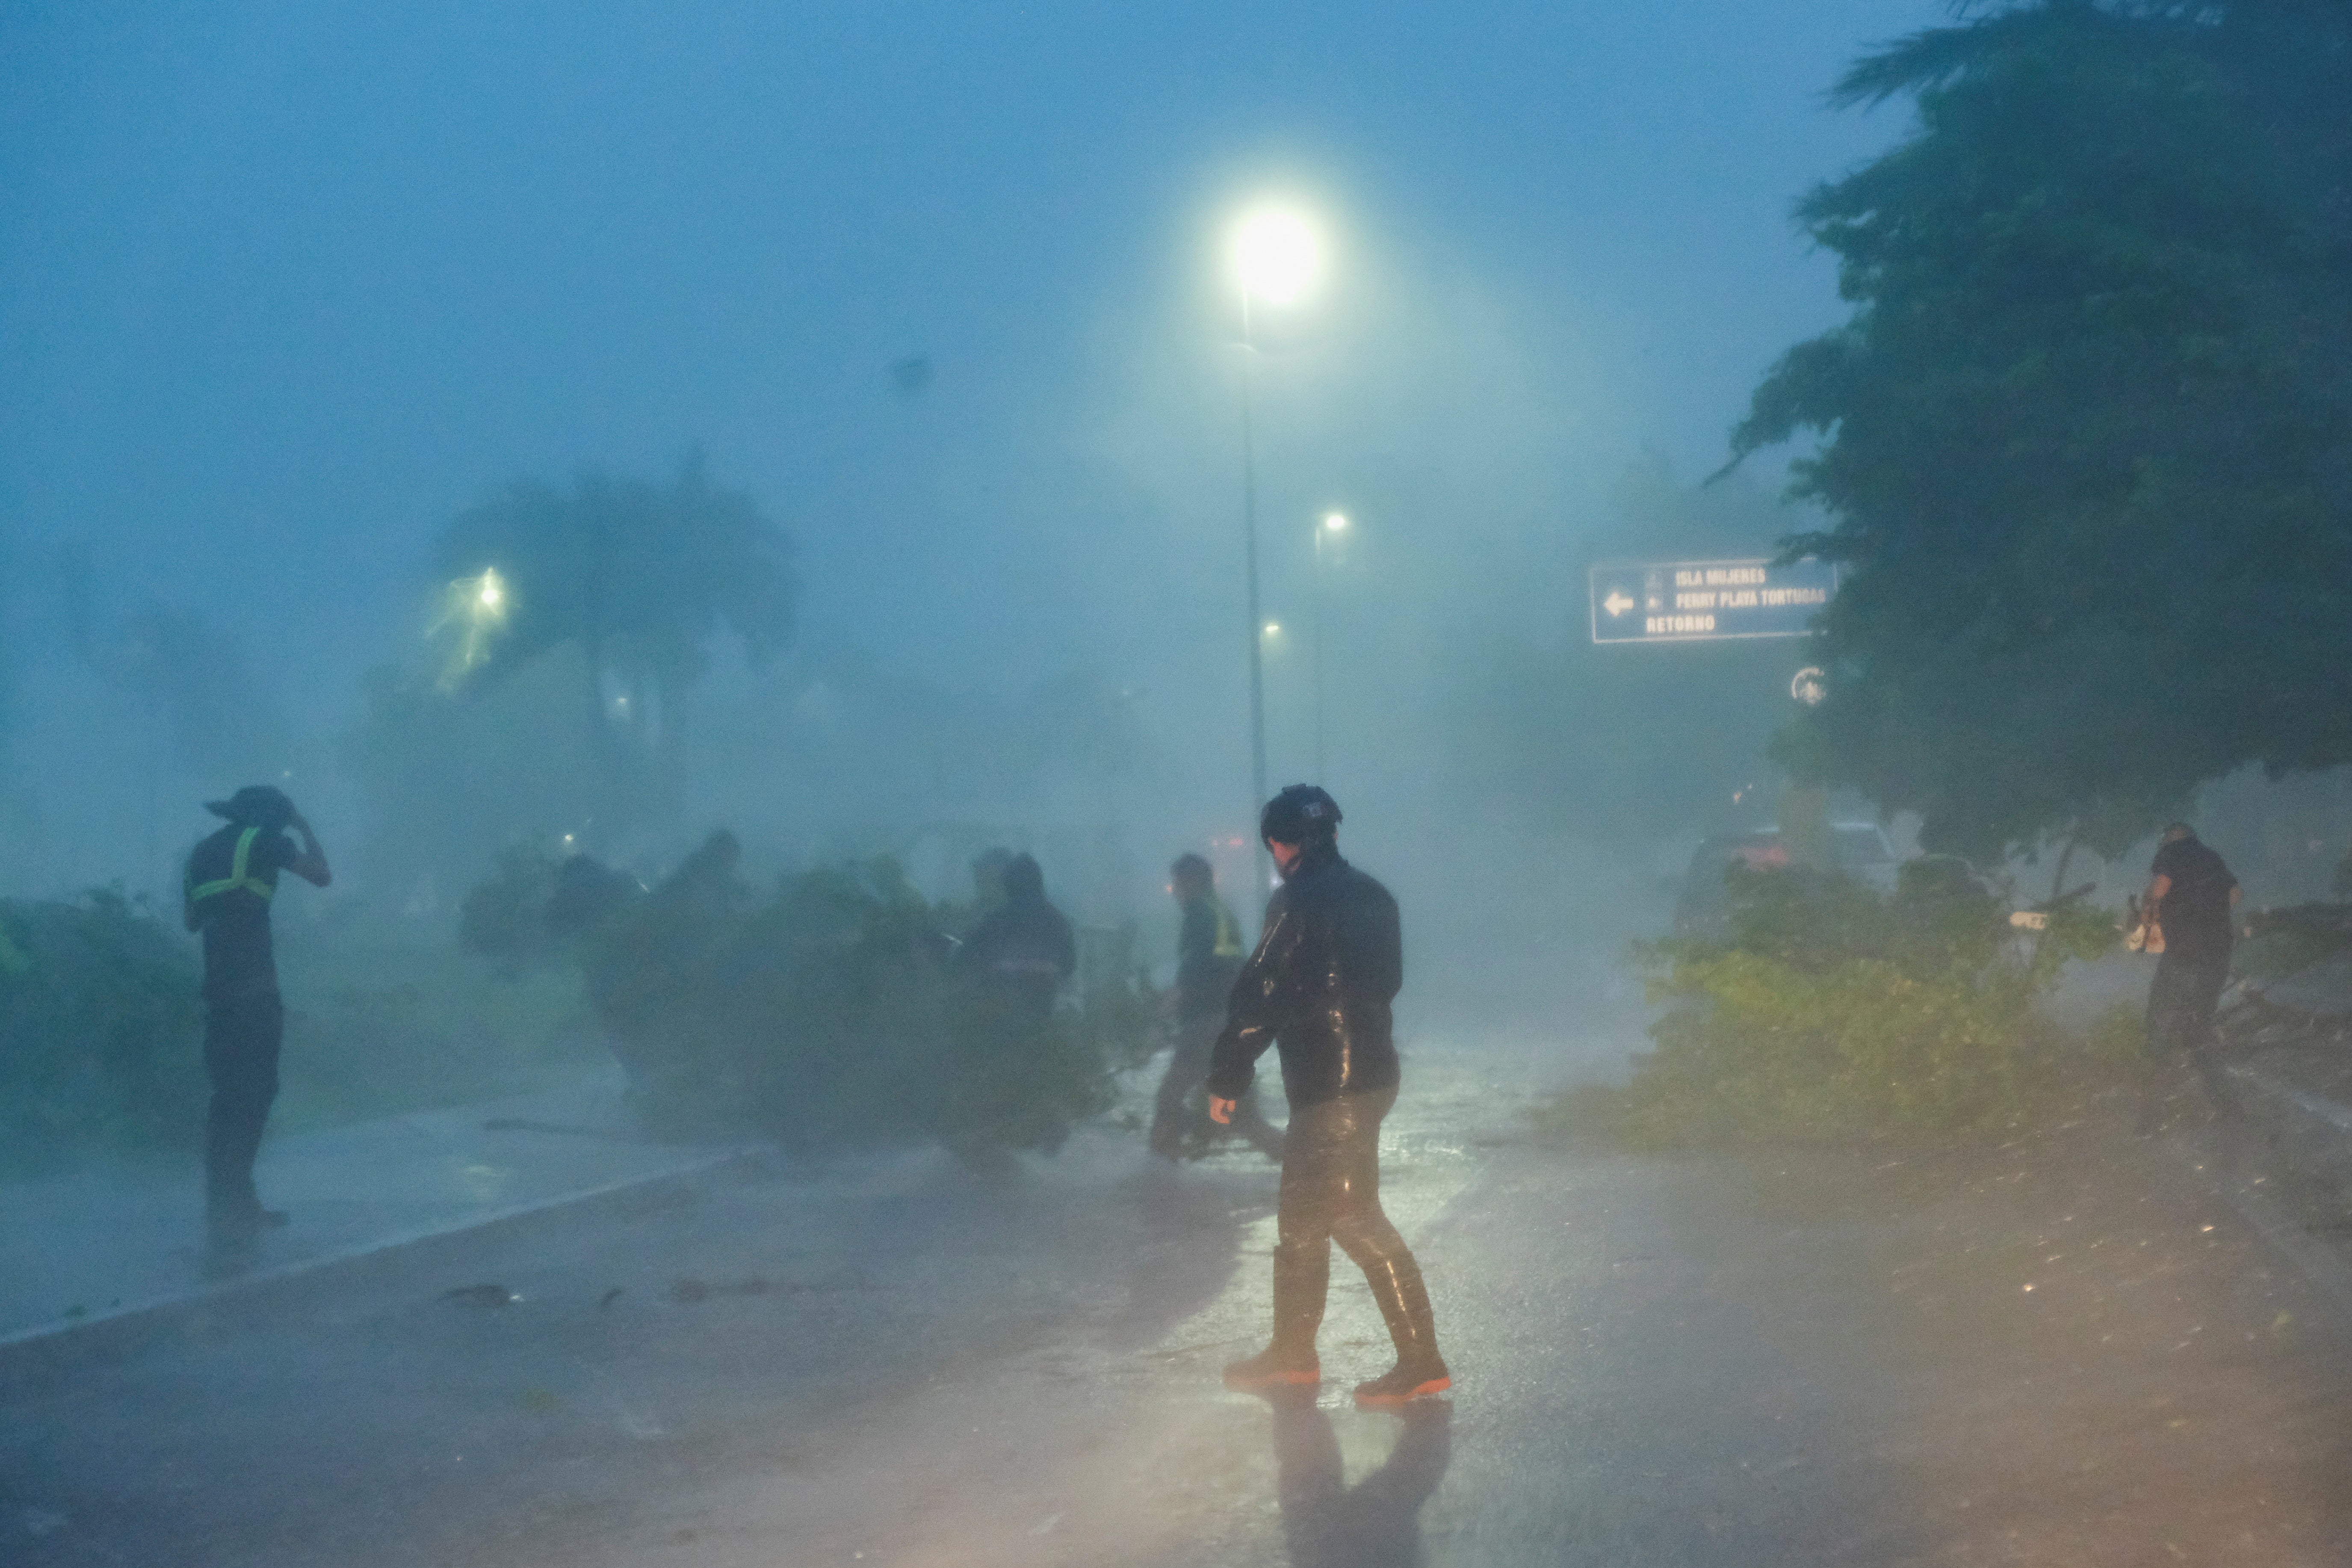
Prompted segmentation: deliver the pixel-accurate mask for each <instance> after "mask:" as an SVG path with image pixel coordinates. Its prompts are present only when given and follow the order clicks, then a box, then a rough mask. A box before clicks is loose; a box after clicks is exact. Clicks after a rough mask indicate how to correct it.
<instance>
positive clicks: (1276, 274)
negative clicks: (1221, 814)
mask: <svg viewBox="0 0 2352 1568" xmlns="http://www.w3.org/2000/svg"><path fill="white" fill-rule="evenodd" d="M1233 265H1234V279H1235V280H1236V281H1237V282H1238V283H1239V285H1240V288H1241V301H1242V554H1243V562H1244V570H1245V573H1246V574H1247V577H1248V580H1249V619H1248V621H1247V622H1246V623H1244V624H1245V625H1246V626H1248V628H1249V671H1250V816H1249V820H1250V823H1251V826H1252V832H1251V835H1250V841H1251V843H1252V844H1254V845H1255V846H1256V848H1255V853H1254V856H1253V859H1254V861H1255V865H1256V867H1257V891H1258V903H1259V907H1260V908H1261V910H1263V908H1264V906H1265V895H1266V892H1267V889H1269V888H1270V887H1271V886H1272V877H1271V873H1270V869H1269V868H1268V866H1267V864H1266V856H1265V841H1264V840H1263V839H1260V838H1259V837H1257V835H1256V832H1255V826H1256V822H1257V812H1258V808H1259V807H1260V806H1261V805H1265V798H1266V793H1265V649H1264V647H1263V646H1262V645H1263V642H1264V638H1265V633H1261V631H1260V630H1259V628H1260V627H1261V626H1265V627H1266V632H1268V633H1270V632H1272V631H1275V630H1278V629H1279V628H1278V627H1275V626H1270V625H1267V623H1265V622H1264V621H1263V620H1262V619H1261V618H1260V616H1259V612H1258V593H1257V437H1256V433H1255V428H1254V423H1255V418H1254V416H1255V405H1256V402H1257V338H1256V335H1255V331H1254V328H1255V321H1254V319H1253V312H1252V306H1253V304H1254V302H1256V301H1263V302H1265V304H1268V305H1272V306H1275V307H1276V308H1280V307H1282V306H1286V305H1293V304H1296V303H1297V302H1298V300H1300V299H1301V298H1303V297H1304V296H1305V295H1306V293H1307V290H1308V289H1311V288H1313V287H1314V285H1315V281H1316V279H1318V278H1319V277H1320V276H1321V275H1322V271H1323V244H1322V241H1321V239H1320V238H1319V237H1318V236H1317V235H1316V232H1315V228H1314V226H1313V225H1311V224H1309V223H1308V222H1307V219H1306V218H1304V217H1302V216H1299V215H1298V214H1297V213H1295V212H1291V211H1288V210H1287V209H1285V208H1280V207H1261V208H1258V209H1257V210H1255V211H1254V212H1252V213H1250V214H1249V215H1248V216H1244V218H1243V219H1242V220H1241V221H1240V222H1239V223H1238V224H1236V225H1235V226H1234V231H1233Z"/></svg>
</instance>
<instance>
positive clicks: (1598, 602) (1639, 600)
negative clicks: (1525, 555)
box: [1591, 560, 1837, 643]
mask: <svg viewBox="0 0 2352 1568" xmlns="http://www.w3.org/2000/svg"><path fill="white" fill-rule="evenodd" d="M1591 578H1592V640H1593V641H1594V642H1597V643H1619V642H1633V643H1642V642H1649V643H1657V642H1710V641H1714V640H1717V639H1719V638H1723V637H1804V636H1806V635H1808V634H1809V633H1811V630H1812V626H1811V621H1812V618H1813V616H1815V615H1817V614H1819V613H1820V612H1821V610H1822V608H1823V607H1824V606H1826V605H1828V604H1829V602H1830V595H1832V594H1834V593H1836V592H1837V568H1836V567H1834V566H1832V565H1830V564H1829V563H1825V562H1821V561H1810V560H1809V561H1794V562H1790V563H1787V564H1785V565H1783V564H1781V563H1778V562H1773V561H1648V562H1633V563H1617V564H1614V565H1608V566H1595V567H1594V568H1592V574H1591Z"/></svg>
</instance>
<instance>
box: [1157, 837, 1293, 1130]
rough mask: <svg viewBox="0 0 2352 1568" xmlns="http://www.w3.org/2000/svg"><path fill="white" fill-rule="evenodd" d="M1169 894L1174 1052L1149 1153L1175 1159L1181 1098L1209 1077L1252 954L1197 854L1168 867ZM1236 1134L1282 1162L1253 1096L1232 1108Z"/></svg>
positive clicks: (1213, 875) (1211, 872)
mask: <svg viewBox="0 0 2352 1568" xmlns="http://www.w3.org/2000/svg"><path fill="white" fill-rule="evenodd" d="M1168 890H1169V891H1170V892H1171V893H1173V894H1174V895H1175V896H1176V903H1177V906H1178V907H1179V908H1181V910H1183V911H1184V923H1183V926H1182V927H1181V930H1180V931H1178V933H1177V937H1176V984H1175V988H1174V990H1173V992H1172V993H1171V994H1170V996H1169V999H1168V1001H1169V1011H1170V1013H1171V1015H1172V1017H1173V1021H1174V1023H1175V1026H1176V1031H1175V1032H1176V1048H1175V1050H1174V1051H1173V1052H1172V1053H1171V1055H1170V1057H1169V1059H1168V1076H1167V1077H1165V1078H1163V1079H1160V1093H1159V1096H1158V1098H1157V1100H1155V1102H1154V1104H1153V1106H1152V1111H1151V1152H1153V1153H1155V1154H1158V1155H1160V1156H1162V1157H1163V1158H1165V1159H1170V1160H1173V1159H1175V1158H1176V1157H1177V1155H1178V1154H1179V1153H1180V1152H1182V1149H1183V1143H1184V1128H1183V1121H1184V1100H1185V1099H1186V1097H1187V1096H1189V1095H1190V1094H1191V1093H1192V1089H1193V1088H1194V1087H1195V1086H1196V1085H1198V1084H1199V1083H1200V1082H1201V1080H1202V1079H1205V1078H1207V1077H1208V1076H1209V1052H1210V1050H1211V1049H1212V1048H1213V1047H1214V1046H1215V1045H1216V1043H1217V1031H1218V1030H1220V1029H1221V1028H1223V1026H1224V1022H1225V1004H1226V1002H1227V1001H1228V1000H1229V999H1230V998H1231V997H1232V996H1233V994H1234V977H1235V976H1237V975H1239V974H1240V973H1241V972H1242V960H1243V959H1244V958H1245V957H1247V956H1248V954H1249V949H1247V948H1246V947H1244V946H1243V945H1242V927H1241V922H1240V921H1237V920H1235V919H1234V912H1233V910H1229V909H1227V908H1225V901H1224V900H1223V899H1221V898H1219V897H1217V873H1216V871H1215V869H1214V868H1213V867H1211V866H1210V864H1209V863H1208V861H1206V860H1205V859H1202V858H1201V857H1200V856H1198V855H1180V856H1178V857H1177V858H1176V863H1175V864H1174V865H1172V866H1171V867H1169V868H1168ZM1232 1125H1233V1129H1234V1131H1236V1132H1238V1133H1240V1134H1241V1135H1242V1136H1243V1137H1244V1138H1246V1139H1248V1140H1249V1141H1250V1142H1251V1143H1252V1144H1253V1145H1254V1146H1255V1148H1256V1149H1257V1151H1258V1152H1260V1153H1261V1154H1264V1155H1265V1157H1266V1158H1267V1159H1269V1160H1272V1161H1275V1162H1276V1163H1280V1162H1281V1160H1282V1134H1281V1133H1280V1132H1279V1131H1276V1129H1275V1126H1274V1124H1273V1123H1272V1122H1270V1121H1266V1119H1265V1117H1264V1116H1262V1115H1260V1114H1259V1112H1258V1109H1257V1097H1256V1095H1255V1094H1254V1093H1253V1094H1249V1095H1244V1097H1243V1098H1242V1100H1241V1102H1240V1104H1239V1105H1238V1106H1237V1107H1236V1108H1235V1110H1234V1117H1233V1123H1232Z"/></svg>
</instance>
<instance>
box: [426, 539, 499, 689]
mask: <svg viewBox="0 0 2352 1568" xmlns="http://www.w3.org/2000/svg"><path fill="white" fill-rule="evenodd" d="M512 601H513V595H511V594H509V592H508V591H507V584H506V579H505V578H503V577H500V576H499V569H498V568H497V567H495V566H485V567H484V568H482V574H481V575H480V576H478V577H460V578H458V579H457V581H456V582H454V583H451V584H449V585H448V586H446V588H444V589H442V591H441V615H440V618H439V619H437V620H436V621H435V622H434V623H433V626H432V627H431V628H430V629H429V630H428V631H427V632H426V633H425V636H426V637H439V636H440V635H441V634H442V633H443V632H444V631H454V633H455V636H456V640H455V641H454V642H453V643H452V644H451V645H450V648H449V658H448V662H447V663H446V664H445V665H443V667H442V669H441V681H440V685H441V689H442V690H444V691H454V690H456V689H457V687H458V686H459V685H460V684H462V683H463V682H464V680H465V679H466V678H467V676H469V675H471V674H472V673H473V672H474V671H475V670H476V669H478V668H480V667H481V666H483V665H484V664H487V663H488V662H489V658H490V644H491V642H492V641H493V640H494V639H495V638H496V637H498V635H499V632H500V631H502V630H504V629H505V627H506V620H507V612H508V611H509V609H510V608H511V607H512Z"/></svg>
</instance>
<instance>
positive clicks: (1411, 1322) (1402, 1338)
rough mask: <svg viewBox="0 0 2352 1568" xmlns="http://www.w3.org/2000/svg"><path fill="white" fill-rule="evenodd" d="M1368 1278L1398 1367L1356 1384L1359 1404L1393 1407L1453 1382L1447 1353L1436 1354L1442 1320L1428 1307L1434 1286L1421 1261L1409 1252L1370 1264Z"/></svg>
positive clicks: (1369, 1407) (1373, 1407) (1370, 1408)
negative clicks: (1423, 1272) (1426, 1278)
mask: <svg viewBox="0 0 2352 1568" xmlns="http://www.w3.org/2000/svg"><path fill="white" fill-rule="evenodd" d="M1364 1279H1365V1282H1366V1283H1368V1284H1369V1285H1370V1286H1371V1288H1372V1300H1375V1301H1377V1302H1378V1303H1380V1309H1381V1317H1382V1318H1383V1319H1385V1320H1387V1322H1388V1325H1389V1338H1390V1339H1391V1340H1393V1341H1394V1342H1396V1352H1397V1363H1396V1366H1395V1367H1394V1368H1393V1369H1392V1370H1391V1371H1389V1372H1387V1373H1383V1374H1382V1375H1381V1376H1379V1377H1376V1378H1374V1379H1372V1380H1371V1381H1370V1383H1360V1384H1357V1385H1356V1404H1357V1405H1359V1406H1360V1407H1362V1408H1364V1409H1367V1410H1377V1409H1386V1408H1393V1407H1394V1406H1397V1405H1404V1404H1408V1403H1410V1402H1411V1401H1412V1400H1415V1399H1422V1398H1425V1397H1427V1396H1428V1395H1430V1394H1443V1393H1444V1391H1445V1390H1447V1389H1449V1388H1451V1387H1453V1386H1454V1377H1453V1374H1452V1373H1449V1372H1447V1371H1446V1369H1445V1358H1444V1357H1443V1356H1441V1355H1439V1354H1438V1353H1437V1324H1436V1321H1435V1318H1434V1316H1433V1314H1432V1313H1431V1311H1430V1310H1429V1288H1428V1287H1427V1286H1426V1285H1424V1284H1423V1283H1422V1279H1421V1265H1420V1264H1418V1263H1415V1262H1414V1261H1413V1260H1412V1255H1411V1254H1410V1253H1408V1254H1406V1255H1405V1256H1403V1257H1402V1258H1385V1259H1382V1260H1381V1261H1380V1262H1377V1263H1373V1264H1370V1265H1368V1266H1367V1267H1366V1268H1365V1269H1364Z"/></svg>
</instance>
